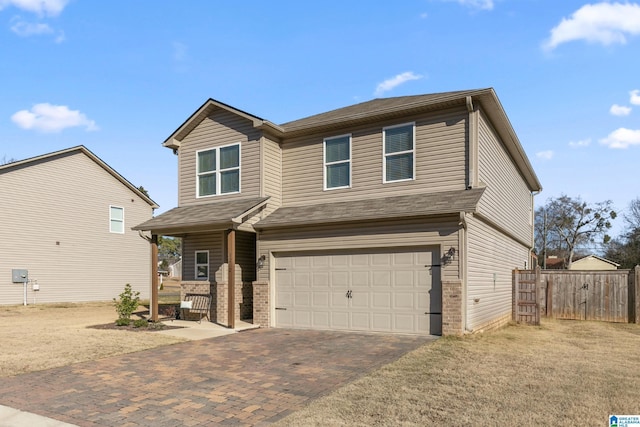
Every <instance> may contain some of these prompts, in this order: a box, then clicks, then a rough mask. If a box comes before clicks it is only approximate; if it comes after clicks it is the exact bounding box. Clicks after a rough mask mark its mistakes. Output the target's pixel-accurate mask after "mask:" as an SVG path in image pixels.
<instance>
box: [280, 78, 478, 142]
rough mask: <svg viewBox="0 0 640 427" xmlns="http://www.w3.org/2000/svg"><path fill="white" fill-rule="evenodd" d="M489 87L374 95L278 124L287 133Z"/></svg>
mask: <svg viewBox="0 0 640 427" xmlns="http://www.w3.org/2000/svg"><path fill="white" fill-rule="evenodd" d="M490 91H491V89H477V90H464V91H455V92H442V93H433V94H427V95H412V96H398V97H393V98H377V99H373V100H371V101H366V102H361V103H359V104H355V105H350V106H348V107H344V108H338V109H336V110H332V111H327V112H325V113H321V114H316V115H313V116H309V117H305V118H302V119H299V120H294V121H291V122H288V123H283V124H281V125H280V126H281V127H282V128H283V129H284V130H285V132H286V133H291V132H294V131H296V130H302V129H308V128H314V127H316V126H322V125H326V124H328V123H334V122H341V121H350V120H357V119H362V118H372V119H373V118H374V117H376V116H378V115H381V114H390V113H393V112H394V111H402V113H403V114H406V113H407V111H410V110H411V109H412V108H425V107H428V106H430V105H436V104H442V103H447V102H458V103H459V102H463V103H464V99H465V97H466V96H473V95H478V94H481V93H487V92H490Z"/></svg>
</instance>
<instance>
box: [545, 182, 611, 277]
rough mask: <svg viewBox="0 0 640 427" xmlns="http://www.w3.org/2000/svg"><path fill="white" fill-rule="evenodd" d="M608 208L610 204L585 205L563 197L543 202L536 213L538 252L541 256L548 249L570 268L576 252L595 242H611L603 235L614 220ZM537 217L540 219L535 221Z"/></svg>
mask: <svg viewBox="0 0 640 427" xmlns="http://www.w3.org/2000/svg"><path fill="white" fill-rule="evenodd" d="M611 204H612V203H611V200H606V201H604V202H598V203H593V204H589V203H587V202H584V201H582V199H581V198H580V197H575V198H572V197H569V196H567V195H565V194H563V195H561V196H560V197H558V198H556V199H549V200H547V203H546V204H545V205H544V206H543V207H541V208H539V209H538V210H536V242H537V243H538V244H540V243H541V242H544V247H540V248H539V251H540V252H541V253H542V254H543V256H546V253H547V250H548V249H551V250H552V251H554V252H558V253H560V254H562V255H563V258H564V260H565V268H570V267H571V263H572V262H573V257H574V255H575V253H576V249H577V248H579V247H580V246H582V245H587V244H591V243H595V242H596V241H597V240H599V239H602V242H603V243H607V242H609V240H611V238H610V237H609V235H608V234H606V232H607V231H608V230H609V229H610V228H611V220H613V219H615V218H616V216H617V215H616V212H615V211H614V210H613V208H612V206H611ZM541 215H544V219H541V218H539V217H540V216H541ZM540 233H543V235H540Z"/></svg>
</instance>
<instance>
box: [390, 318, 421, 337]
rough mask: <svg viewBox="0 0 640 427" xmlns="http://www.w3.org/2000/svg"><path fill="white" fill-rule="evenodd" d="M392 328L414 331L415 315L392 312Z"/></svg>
mask: <svg viewBox="0 0 640 427" xmlns="http://www.w3.org/2000/svg"><path fill="white" fill-rule="evenodd" d="M393 320H394V322H393V323H394V325H393V326H394V328H393V329H394V330H395V331H397V332H406V333H409V332H414V331H415V330H416V325H415V322H414V320H415V316H414V315H411V314H394V316H393Z"/></svg>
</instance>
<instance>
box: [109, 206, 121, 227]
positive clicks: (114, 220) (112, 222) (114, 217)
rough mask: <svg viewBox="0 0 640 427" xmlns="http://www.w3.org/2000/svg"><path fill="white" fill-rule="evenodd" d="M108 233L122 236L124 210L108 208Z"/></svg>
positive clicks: (115, 207) (113, 207)
mask: <svg viewBox="0 0 640 427" xmlns="http://www.w3.org/2000/svg"><path fill="white" fill-rule="evenodd" d="M109 231H110V232H111V233H119V234H124V208H120V207H118V206H109Z"/></svg>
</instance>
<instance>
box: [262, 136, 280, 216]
mask: <svg viewBox="0 0 640 427" xmlns="http://www.w3.org/2000/svg"><path fill="white" fill-rule="evenodd" d="M262 144H263V148H262V150H263V159H262V163H263V172H262V175H263V181H264V182H263V193H262V196H265V197H266V196H269V197H271V199H269V205H271V206H275V207H277V206H280V204H281V203H282V149H281V148H280V144H279V143H277V142H275V141H273V140H271V139H269V138H268V137H263V138H262Z"/></svg>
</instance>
